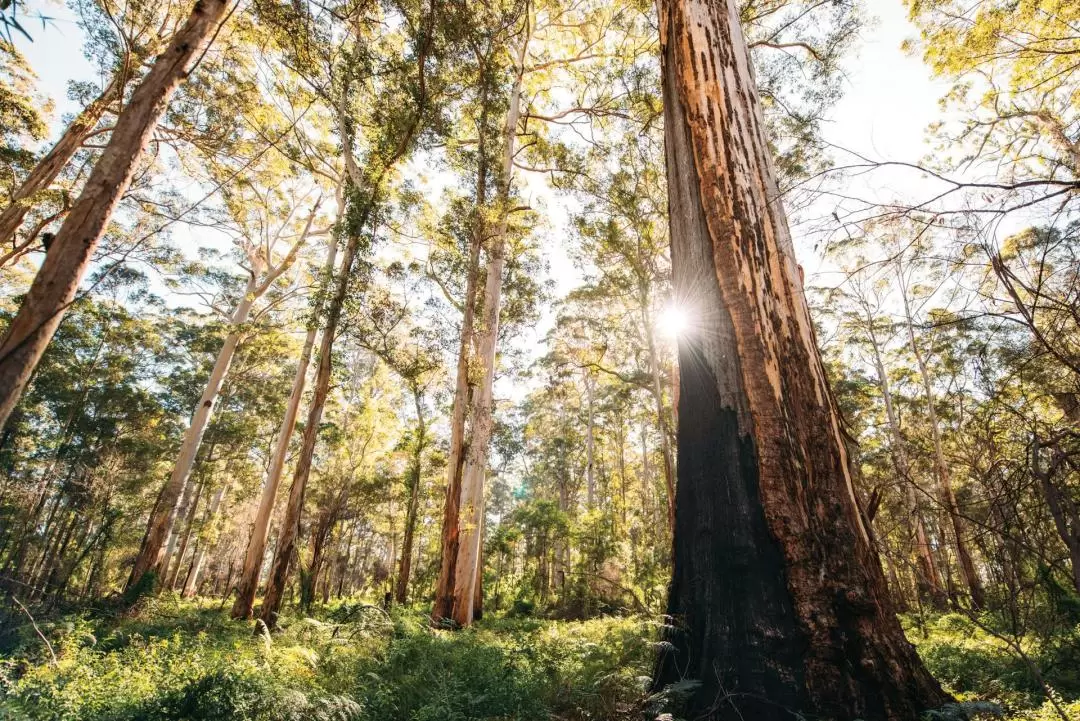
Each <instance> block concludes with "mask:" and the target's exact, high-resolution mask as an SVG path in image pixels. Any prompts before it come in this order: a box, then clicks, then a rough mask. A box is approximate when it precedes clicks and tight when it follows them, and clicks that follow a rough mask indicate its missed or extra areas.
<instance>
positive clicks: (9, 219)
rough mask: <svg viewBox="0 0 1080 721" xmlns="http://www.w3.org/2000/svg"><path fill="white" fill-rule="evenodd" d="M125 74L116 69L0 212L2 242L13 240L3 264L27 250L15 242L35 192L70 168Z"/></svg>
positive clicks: (1, 259) (0, 258)
mask: <svg viewBox="0 0 1080 721" xmlns="http://www.w3.org/2000/svg"><path fill="white" fill-rule="evenodd" d="M126 73H127V68H126V67H122V68H120V69H118V70H117V72H116V74H115V75H114V76H113V78H112V80H110V81H109V84H108V85H106V86H105V89H104V90H102V91H101V93H100V94H99V95H98V96H97V97H96V98H94V99H93V100H92V101H90V104H89V105H87V106H86V107H85V108H83V110H82V112H81V113H79V114H78V115H77V116H76V117H75V119H74V120H72V121H71V123H70V124H69V125H68V126H67V128H65V129H64V133H63V135H61V136H60V139H59V140H57V141H56V144H55V145H53V146H52V148H51V149H50V150H49V152H47V153H45V155H44V156H42V158H41V160H39V161H38V162H37V165H35V166H34V169H33V170H31V171H30V174H29V175H27V176H26V179H25V180H23V182H22V183H21V184H20V185H19V187H18V188H16V189H15V192H14V193H12V194H11V204H10V205H9V206H8V207H6V208H4V210H3V211H2V212H0V245H7V244H8V243H9V242H10V243H11V246H12V250H11V251H9V252H7V253H4V254H3V255H0V267H3V266H4V265H6V264H7V263H8V262H10V261H11V260H12V259H13V258H15V257H17V256H18V255H19V254H20V252H21V251H23V250H24V249H25V248H24V247H20V244H18V243H16V241H15V233H16V232H17V231H18V230H19V226H20V225H22V221H23V218H24V217H25V216H26V213H27V212H28V211H29V210H30V208H31V207H33V203H32V200H33V197H34V195H36V194H37V193H40V192H41V191H42V190H45V189H46V188H48V187H49V186H50V185H52V183H53V181H54V180H56V176H58V175H59V174H60V171H61V170H63V169H64V168H65V167H67V164H68V163H69V162H70V161H71V157H72V156H73V155H75V152H76V151H77V150H78V149H79V148H80V147H82V144H83V142H84V141H85V140H86V138H87V136H88V135H89V134H90V133H91V132H92V131H93V130H94V128H95V127H96V126H97V124H98V121H99V120H101V117H102V116H103V115H104V114H105V111H106V110H107V109H108V107H109V105H110V104H111V103H112V102H113V101H114V100H116V99H117V98H118V97H119V95H120V89H121V83H122V81H123V79H124V76H125V75H126Z"/></svg>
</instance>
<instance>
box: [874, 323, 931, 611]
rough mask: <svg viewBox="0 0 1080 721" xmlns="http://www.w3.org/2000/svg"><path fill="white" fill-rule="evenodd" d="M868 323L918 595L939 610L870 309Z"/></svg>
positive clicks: (925, 539) (926, 541)
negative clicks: (909, 527)
mask: <svg viewBox="0 0 1080 721" xmlns="http://www.w3.org/2000/svg"><path fill="white" fill-rule="evenodd" d="M866 323H867V334H868V336H869V339H870V345H871V350H872V351H873V353H874V368H875V369H876V370H877V374H878V388H879V389H880V390H881V398H882V401H883V402H884V403H885V418H886V420H887V422H888V424H889V435H890V436H891V438H892V448H891V450H892V453H891V454H890V455H891V457H892V462H893V469H894V470H895V471H896V475H897V480H899V481H900V482H901V483H903V484H904V491H905V493H906V494H907V504H908V508H910V509H911V518H912V521H913V523H914V525H915V569H916V575H917V576H918V578H917V579H916V582H917V584H918V587H919V593H920V594H922V595H924V596H928V597H929V599H930V603H931V605H933V607H934V608H939V609H940V608H943V607H944V605H945V591H944V590H943V589H942V588H941V581H940V580H939V578H938V571H937V565H936V564H935V563H934V554H933V553H932V552H931V550H930V541H929V539H928V537H927V533H926V524H925V523H924V522H923V518H922V511H921V509H920V505H921V504H920V503H919V497H918V495H917V494H916V492H915V482H914V480H913V479H912V478H911V473H910V468H911V466H910V465H909V464H908V457H907V443H906V441H905V440H904V436H903V435H902V434H901V433H900V421H899V419H898V418H897V417H896V408H895V406H893V397H892V389H891V388H890V386H889V377H888V375H887V374H886V372H885V363H884V361H883V360H882V358H881V346H880V345H879V344H878V339H877V334H876V333H875V332H874V326H873V323H874V317H873V314H872V313H871V312H870V310H869V309H867V314H866Z"/></svg>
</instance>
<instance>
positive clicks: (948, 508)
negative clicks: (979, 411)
mask: <svg viewBox="0 0 1080 721" xmlns="http://www.w3.org/2000/svg"><path fill="white" fill-rule="evenodd" d="M897 275H898V276H899V280H900V297H901V299H902V300H903V302H904V321H905V324H906V326H907V334H908V342H909V343H910V345H911V352H912V354H913V355H914V356H915V365H916V366H917V367H918V369H919V377H920V378H921V380H922V385H923V393H924V394H925V399H926V417H927V420H929V421H930V434H931V437H932V438H933V441H934V475H935V476H936V478H937V484H938V495H939V497H940V498H941V505H942V506H944V507H945V513H946V514H947V515H948V517H949V524H950V526H951V527H952V532H953V542H954V544H955V546H956V558H957V560H958V561H959V562H960V575H961V576H962V577H963V579H964V585H965V586H967V589H968V594H969V596H970V597H971V604H972V605H973V606H974V607H975V608H982V607H983V606H984V605H985V603H986V598H985V594H984V592H983V587H982V581H981V580H980V579H979V573H978V571H976V570H975V562H974V560H972V558H971V550H970V549H969V548H968V542H967V524H966V523H965V522H964V519H963V517H962V516H961V515H960V509H959V508H958V507H957V504H956V494H955V493H953V487H952V478H951V475H952V474H951V473H950V472H949V464H948V463H947V462H946V460H945V449H944V445H943V443H942V440H941V424H940V423H939V422H938V416H937V409H936V408H935V407H934V389H933V385H932V384H931V382H930V370H929V368H927V366H926V359H925V358H924V357H923V354H922V350H921V349H920V348H919V344H918V342H917V341H916V339H915V324H914V322H913V320H912V317H911V305H910V303H909V302H908V292H907V285H906V283H905V280H904V277H903V274H902V273H900V271H899V265H897Z"/></svg>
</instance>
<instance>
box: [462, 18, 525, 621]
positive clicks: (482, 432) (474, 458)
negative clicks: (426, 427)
mask: <svg viewBox="0 0 1080 721" xmlns="http://www.w3.org/2000/svg"><path fill="white" fill-rule="evenodd" d="M529 32H530V31H529V30H528V29H526V31H525V38H524V39H523V40H522V43H521V48H520V50H519V54H518V58H517V67H516V74H515V76H514V83H513V85H512V86H511V88H510V98H509V101H510V105H509V108H508V109H507V112H506V123H505V125H504V126H503V138H502V151H503V157H502V167H501V168H500V175H499V178H498V185H499V197H498V198H497V199H496V202H497V203H498V220H497V226H496V227H495V228H494V232H493V234H492V237H491V238H490V239H489V240H488V249H487V268H486V271H485V276H486V277H485V279H484V304H483V308H482V309H481V314H480V327H479V328H478V329H477V330H476V331H475V332H474V336H473V340H474V345H475V349H476V356H477V359H478V361H479V364H480V367H481V369H482V373H483V376H482V377H481V379H480V382H479V383H478V384H477V385H478V387H477V389H476V392H475V393H474V394H473V398H472V404H471V410H472V413H471V416H472V434H471V438H470V439H469V444H468V449H467V450H466V452H465V467H464V469H463V471H462V474H461V494H460V502H459V508H458V519H457V532H458V543H457V561H456V563H455V566H454V571H455V572H454V577H453V581H452V584H453V585H452V587H453V601H452V603H451V608H450V614H449V618H451V619H452V620H453V621H454V623H455V624H457V625H458V626H468V625H469V624H470V623H472V621H473V615H474V612H475V608H476V596H477V593H476V584H477V583H478V578H479V575H480V572H479V563H480V547H481V545H482V544H483V534H482V527H483V523H482V519H481V517H482V515H483V512H484V481H485V479H486V476H487V462H488V445H489V443H490V440H491V433H492V430H493V424H494V419H493V418H492V410H493V409H492V405H493V386H494V382H495V357H496V348H497V346H498V341H499V315H500V313H501V311H502V275H503V269H504V268H505V266H506V232H507V227H508V224H509V219H510V207H509V203H510V188H511V184H512V179H513V172H514V151H515V147H516V142H515V141H516V140H517V126H518V119H519V117H520V113H521V84H522V78H523V77H524V73H525V54H526V50H527V48H528V44H529V38H528V35H529Z"/></svg>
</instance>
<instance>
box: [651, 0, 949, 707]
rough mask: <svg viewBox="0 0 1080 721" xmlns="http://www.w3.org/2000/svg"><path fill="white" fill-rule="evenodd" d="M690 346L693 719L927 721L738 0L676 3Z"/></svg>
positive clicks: (923, 680) (670, 672) (687, 465)
mask: <svg viewBox="0 0 1080 721" xmlns="http://www.w3.org/2000/svg"><path fill="white" fill-rule="evenodd" d="M659 11H660V23H659V25H660V38H661V47H662V53H663V55H662V72H663V74H662V78H663V90H664V114H665V123H664V125H665V142H666V147H667V173H668V203H669V217H670V225H671V229H670V230H671V232H670V236H671V242H672V274H673V280H674V284H675V293H676V296H677V297H679V298H680V299H689V300H690V302H691V304H692V307H693V313H694V315H695V319H694V322H693V323H692V327H691V329H690V331H689V332H688V333H686V334H683V335H682V336H681V337H680V339H679V361H680V362H679V366H680V372H681V380H680V384H681V389H680V394H679V406H680V407H679V417H680V419H681V423H680V424H679V429H678V452H679V464H678V475H679V478H678V487H677V494H678V496H677V499H676V519H675V537H674V546H675V548H674V572H673V578H672V583H671V590H670V595H669V602H668V612H669V614H670V615H671V616H672V619H673V624H674V626H673V629H672V630H671V632H670V633H669V634H668V640H669V641H670V643H671V646H670V649H669V650H668V651H666V652H665V653H663V655H662V656H661V658H660V659H659V660H658V664H657V670H656V677H655V684H656V686H657V687H663V686H665V685H667V684H670V683H675V682H678V681H680V680H683V679H686V678H691V679H696V680H697V681H698V682H699V684H700V685H699V686H697V687H696V688H695V689H694V690H693V691H692V692H691V693H690V694H689V696H688V699H687V701H686V703H685V708H684V709H682V714H681V715H683V716H685V717H686V718H696V719H725V720H726V719H743V718H753V719H755V720H757V721H772V720H774V719H775V720H777V721H779V720H780V719H784V720H785V721H786V720H788V719H790V718H792V716H793V715H795V714H796V713H799V714H802V715H806V716H810V715H813V716H816V717H823V718H834V719H854V718H871V719H898V720H899V719H904V720H909V719H910V720H911V721H914V720H915V719H917V718H918V717H919V714H920V713H921V712H922V711H923V710H924V709H926V708H928V707H933V706H939V705H941V703H943V702H944V701H946V700H947V699H948V697H947V696H946V694H945V693H944V692H942V690H941V688H940V686H938V684H937V683H936V682H935V681H934V679H933V678H932V677H931V676H930V675H929V674H928V673H927V671H926V670H925V669H924V668H923V666H922V664H921V662H920V661H919V659H918V657H917V656H916V654H915V650H914V648H913V647H912V646H911V645H910V644H909V643H908V642H907V640H906V639H905V638H904V634H903V631H902V629H901V628H900V624H899V622H898V620H897V619H896V616H895V614H894V611H893V607H892V604H891V601H890V599H889V596H888V590H887V587H886V584H885V578H884V574H883V573H882V570H881V566H880V563H879V561H878V558H877V556H876V553H875V551H874V548H873V545H872V542H871V539H870V535H869V533H868V530H867V529H866V527H865V526H864V525H863V520H862V517H861V512H860V510H859V508H858V505H857V501H856V497H855V491H854V488H853V485H852V483H851V478H850V475H849V469H848V459H847V454H846V450H845V447H844V441H843V437H842V431H841V424H840V417H839V413H838V411H837V410H836V407H835V403H834V402H833V398H832V395H831V391H830V389H829V387H828V384H827V382H826V379H825V372H824V368H823V364H822V362H821V358H820V355H819V353H818V350H817V347H816V341H815V338H814V332H813V327H812V325H811V322H810V316H809V311H808V309H807V305H806V300H805V297H804V295H803V289H802V283H801V280H800V274H799V271H798V267H797V265H796V263H795V258H794V251H793V248H792V243H791V239H790V235H789V231H788V226H787V219H786V218H785V216H784V213H783V209H782V208H781V206H780V204H779V200H778V192H777V186H776V180H775V174H774V171H773V168H772V161H771V158H770V154H769V153H770V151H769V144H768V142H767V140H766V137H765V131H764V122H763V120H762V111H761V105H760V100H759V98H758V95H757V87H756V84H755V82H754V77H753V73H752V71H751V67H750V58H749V54H748V52H747V48H746V44H745V40H744V39H743V36H742V33H741V30H740V27H739V19H738V17H739V16H738V3H737V2H736V1H735V0H726V1H725V2H719V1H717V0H662V1H661V2H660V7H659Z"/></svg>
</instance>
